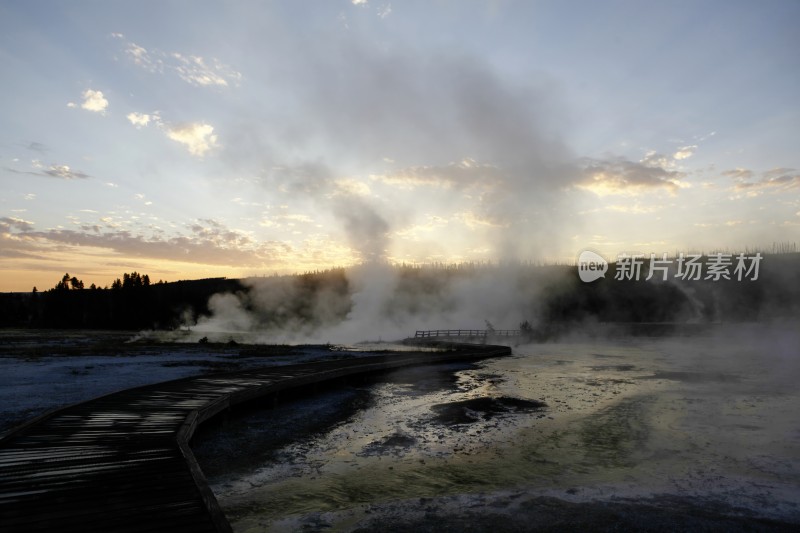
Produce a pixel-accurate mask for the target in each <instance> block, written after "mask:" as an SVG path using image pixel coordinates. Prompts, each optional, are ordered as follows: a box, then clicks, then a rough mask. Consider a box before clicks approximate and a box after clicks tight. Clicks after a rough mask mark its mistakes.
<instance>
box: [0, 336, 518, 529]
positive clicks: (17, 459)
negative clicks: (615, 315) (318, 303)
mask: <svg viewBox="0 0 800 533" xmlns="http://www.w3.org/2000/svg"><path fill="white" fill-rule="evenodd" d="M510 353H511V350H510V349H509V348H507V347H502V346H472V345H462V346H460V347H458V348H455V349H452V350H448V351H441V352H424V353H416V352H400V353H395V354H391V355H382V356H372V357H364V358H357V359H346V360H341V359H339V360H335V361H326V362H320V363H307V364H301V365H291V366H282V367H270V368H265V369H257V370H246V371H240V372H234V373H228V374H217V375H211V376H208V375H206V376H198V377H192V378H186V379H181V380H176V381H169V382H166V383H159V384H156V385H148V386H145V387H138V388H134V389H128V390H125V391H121V392H117V393H113V394H110V395H107V396H103V397H100V398H97V399H94V400H91V401H88V402H84V403H80V404H77V405H74V406H71V407H67V408H63V409H59V410H57V411H55V412H52V413H50V414H47V415H44V416H41V417H39V418H37V419H34V420H32V421H31V422H29V423H27V424H25V425H24V426H22V427H20V428H18V429H17V430H16V431H13V432H12V433H10V434H9V435H7V436H5V437H4V438H3V439H2V440H0V523H1V524H2V525H3V530H4V531H9V532H11V531H55V530H58V531H82V532H83V531H131V532H133V531H165V530H169V531H191V532H202V531H230V525H229V524H228V522H227V520H226V518H225V516H224V515H223V513H222V511H221V510H220V508H219V506H218V504H217V501H216V499H215V497H214V495H213V494H212V492H211V491H210V489H209V488H208V485H207V483H206V480H205V476H204V475H203V473H202V471H201V470H200V468H199V467H198V465H197V462H196V461H195V458H194V455H193V454H192V452H191V450H190V448H189V440H190V439H191V437H192V435H193V434H194V431H195V429H196V428H197V426H198V425H199V424H201V423H202V422H204V421H206V420H208V419H210V418H212V417H213V416H215V415H217V414H219V413H220V412H223V411H225V410H227V409H229V408H230V407H232V406H234V405H236V404H240V403H243V402H247V401H251V400H256V399H258V398H263V397H269V396H271V395H274V394H275V393H277V392H279V391H282V390H287V389H291V388H296V387H300V386H303V385H309V384H314V383H321V382H325V381H329V380H333V379H336V378H341V377H345V376H352V375H356V374H363V373H367V372H379V371H383V370H388V369H392V368H398V367H402V366H408V365H416V364H429V363H442V362H447V361H455V360H459V361H461V360H471V359H480V358H485V357H495V356H502V355H508V354H510Z"/></svg>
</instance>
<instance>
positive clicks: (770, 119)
mask: <svg viewBox="0 0 800 533" xmlns="http://www.w3.org/2000/svg"><path fill="white" fill-rule="evenodd" d="M798 22H800V2H797V1H795V0H788V1H779V0H771V1H768V2H752V1H747V2H738V1H703V0H699V1H691V2H682V1H675V2H651V1H631V2H616V1H607V2H596V1H583V2H582V1H565V2H556V1H542V2H535V1H521V2H514V1H502V0H501V1H483V2H479V1H426V2H415V1H399V0H394V1H383V0H355V1H351V0H328V1H315V2H312V1H297V2H295V1H291V2H290V1H283V2H281V1H272V2H243V1H231V2H211V1H186V2H182V1H181V2H179V1H163V2H161V1H160V2H155V1H152V2H151V1H146V2H117V1H104V2H99V1H92V2H89V1H82V0H78V1H74V2H55V1H33V2H23V1H4V2H2V3H0V80H2V81H1V82H0V99H1V100H0V292H6V291H30V290H31V289H32V287H33V286H37V287H38V289H39V290H43V289H47V288H50V287H52V286H54V285H55V284H56V282H57V281H59V280H60V278H61V276H63V274H64V273H65V272H69V273H70V275H74V276H77V277H78V278H80V279H82V280H84V282H85V284H86V286H88V285H89V284H90V283H95V284H97V285H98V286H100V287H103V286H106V285H110V284H111V282H112V281H113V280H114V279H115V278H118V277H121V276H122V274H123V273H124V272H132V271H138V272H140V273H147V274H149V276H150V278H151V279H152V280H153V281H156V280H159V279H163V280H165V281H175V280H180V279H197V278H205V277H218V276H227V277H229V278H236V277H245V276H262V275H272V274H274V273H295V272H306V271H313V270H317V269H325V268H330V267H338V266H348V265H352V264H357V263H360V262H367V261H375V260H377V261H388V262H391V263H404V262H405V263H412V264H427V263H434V262H445V263H455V262H463V261H500V260H520V261H550V262H554V261H558V262H574V261H575V260H576V259H577V256H578V254H579V253H580V251H582V250H584V249H592V250H595V251H597V252H599V253H601V254H603V255H605V256H606V257H609V258H614V257H616V256H617V255H618V254H620V253H645V254H649V253H657V254H661V253H664V252H666V253H670V254H673V253H679V252H692V251H695V252H696V251H705V252H712V251H717V250H730V251H744V250H746V249H753V248H758V247H761V248H769V247H771V246H772V243H773V242H798V241H800V238H798V237H800V170H798V169H800V105H798V103H799V101H800V99H799V98H798V95H800V54H798V50H800V32H798V31H797V23H798Z"/></svg>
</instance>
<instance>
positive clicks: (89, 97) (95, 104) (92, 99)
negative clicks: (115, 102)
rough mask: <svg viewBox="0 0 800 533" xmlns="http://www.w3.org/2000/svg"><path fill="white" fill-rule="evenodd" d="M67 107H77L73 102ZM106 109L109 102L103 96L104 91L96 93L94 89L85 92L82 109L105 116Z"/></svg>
mask: <svg viewBox="0 0 800 533" xmlns="http://www.w3.org/2000/svg"><path fill="white" fill-rule="evenodd" d="M67 105H68V106H69V107H75V104H74V103H72V102H70V103H69V104H67ZM106 108H108V100H106V98H105V97H104V96H103V92H102V91H95V90H94V89H86V90H85V91H83V103H82V104H81V109H85V110H87V111H92V112H93V113H101V114H105V111H106Z"/></svg>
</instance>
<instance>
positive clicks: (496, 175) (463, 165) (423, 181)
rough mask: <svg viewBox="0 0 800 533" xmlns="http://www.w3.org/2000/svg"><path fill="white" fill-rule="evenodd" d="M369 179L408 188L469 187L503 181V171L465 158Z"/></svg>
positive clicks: (413, 167)
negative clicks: (445, 163)
mask: <svg viewBox="0 0 800 533" xmlns="http://www.w3.org/2000/svg"><path fill="white" fill-rule="evenodd" d="M370 179H372V180H375V181H381V182H383V183H386V184H388V185H391V186H394V187H397V188H400V189H409V190H411V189H416V188H417V187H437V188H468V187H471V186H474V185H476V184H480V185H482V186H484V187H485V186H491V184H493V183H497V182H499V181H501V180H502V173H501V172H500V170H499V169H498V168H497V167H495V166H493V165H488V164H484V163H478V162H477V161H475V160H473V159H470V158H466V159H463V160H461V161H459V162H454V163H449V164H447V165H420V166H412V167H407V168H401V169H398V170H396V171H394V172H391V173H388V174H373V175H370Z"/></svg>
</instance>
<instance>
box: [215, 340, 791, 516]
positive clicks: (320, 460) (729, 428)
mask: <svg viewBox="0 0 800 533" xmlns="http://www.w3.org/2000/svg"><path fill="white" fill-rule="evenodd" d="M798 341H800V338H798V333H797V332H796V331H794V330H791V329H788V330H787V329H767V328H765V327H764V326H759V327H755V326H754V327H753V328H752V329H747V328H741V327H740V328H737V329H736V330H726V331H717V332H714V333H712V334H709V335H706V336H703V337H687V338H674V339H648V338H637V339H620V340H592V341H578V342H571V343H560V344H542V345H528V346H522V347H518V348H516V349H515V354H514V356H512V357H506V358H499V359H493V360H488V361H485V362H482V363H480V364H478V365H475V366H469V367H458V366H439V367H429V368H425V367H422V368H416V369H406V370H402V371H399V372H397V373H395V374H392V375H390V376H388V377H387V378H386V379H385V381H384V382H380V383H376V384H367V385H364V386H363V387H362V388H361V389H359V390H360V391H361V393H362V394H364V393H365V394H366V395H367V396H366V398H367V399H366V400H365V401H364V402H362V403H361V404H359V405H356V406H354V405H352V404H349V405H345V404H343V403H341V402H342V399H341V397H339V398H338V399H337V397H335V396H325V395H322V396H319V397H317V399H316V400H314V401H316V402H317V404H316V407H314V405H308V404H307V405H298V406H297V409H302V410H306V411H307V410H309V409H312V410H313V409H319V407H320V405H327V406H328V414H327V415H326V416H328V422H326V423H325V424H323V426H324V427H321V428H320V427H318V428H316V429H314V430H309V431H299V432H298V433H296V434H295V435H293V436H291V438H288V439H285V440H283V441H281V442H276V441H275V440H272V441H264V443H263V446H264V449H269V450H270V451H269V453H265V454H262V456H261V457H262V459H260V460H256V461H245V462H244V463H241V462H240V463H238V466H237V468H235V469H226V468H221V469H219V468H218V469H217V470H216V473H215V474H214V475H210V476H209V478H210V482H211V484H212V489H213V490H214V492H215V493H216V494H217V496H218V499H219V501H220V504H221V505H222V507H223V509H224V510H225V512H226V514H227V516H228V517H229V519H230V520H231V522H232V523H233V526H234V529H235V530H236V531H264V530H267V531H269V530H275V531H279V530H286V529H299V528H301V527H308V528H310V529H312V530H315V529H322V528H328V527H330V528H332V529H333V530H350V529H352V528H354V527H362V526H363V525H364V524H366V523H374V522H375V521H376V520H379V517H380V516H381V513H386V514H387V516H388V513H389V511H388V509H391V513H393V514H392V516H393V517H394V518H395V519H396V518H397V516H398V513H399V515H400V516H413V515H415V513H419V512H420V509H421V508H423V507H425V505H428V504H427V503H422V502H428V501H434V502H442V501H445V499H446V498H453V497H454V496H457V498H458V500H457V501H458V504H457V505H456V506H455V507H453V506H452V505H451V506H450V507H449V508H448V509H449V510H446V511H444V510H442V511H441V512H449V513H456V514H457V513H459V512H462V511H464V510H465V509H474V508H476V507H477V508H481V506H488V507H493V508H498V507H504V506H508V505H509V502H510V501H511V500H510V498H512V495H516V496H514V497H519V495H520V494H524V495H526V496H531V495H541V496H557V497H558V498H560V499H563V500H567V501H570V502H591V501H598V500H603V501H611V500H614V499H619V498H632V499H634V500H637V499H645V498H650V497H653V496H658V497H659V498H661V499H662V500H664V498H665V497H666V496H665V495H676V496H680V497H684V498H685V497H688V498H694V499H696V500H697V501H703V502H707V504H708V505H711V504H712V503H721V504H724V506H725V508H726V509H736V512H737V513H744V515H745V516H752V517H767V518H775V519H780V520H789V521H792V522H800V510H799V509H800V507H798V506H800V488H798V487H800V417H798V416H797V414H796V413H797V412H798V407H800V392H798V387H797V386H796V379H797V377H800V372H798V370H799V369H800V354H799V353H798V346H800V342H798ZM340 396H341V394H340ZM345 396H346V395H345ZM337 402H339V403H337ZM337 405H340V406H341V408H340V409H337V408H336V406H337ZM298 412H299V411H298ZM275 415H280V416H281V417H287V416H288V417H292V416H297V414H295V415H293V414H292V411H291V408H289V410H288V411H286V410H284V411H281V412H280V413H275ZM259 416H261V417H262V418H260V419H259V422H258V423H259V424H260V426H259V427H260V430H261V431H263V430H264V428H265V427H269V426H270V424H275V423H276V422H275V420H274V419H272V420H271V419H270V415H269V413H261V414H260V415H259ZM322 418H324V417H322ZM246 434H247V433H246ZM248 435H250V437H253V438H255V439H256V440H255V441H254V442H255V443H256V444H255V446H258V444H257V442H258V441H257V432H255V431H254V432H252V433H250V434H248ZM251 441H253V439H251ZM207 446H210V447H211V448H210V449H214V448H213V446H214V444H213V439H212V441H211V442H210V443H209V444H207ZM200 455H202V454H200ZM200 459H201V464H202V463H203V460H202V457H200ZM420 498H426V499H431V500H420ZM447 501H450V500H447ZM445 507H446V506H445ZM398 509H399V511H398ZM442 509H444V507H442Z"/></svg>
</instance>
